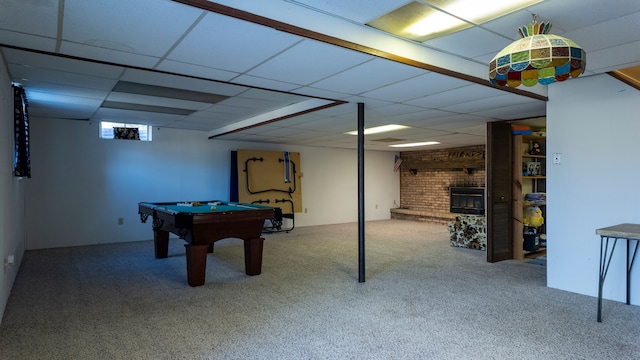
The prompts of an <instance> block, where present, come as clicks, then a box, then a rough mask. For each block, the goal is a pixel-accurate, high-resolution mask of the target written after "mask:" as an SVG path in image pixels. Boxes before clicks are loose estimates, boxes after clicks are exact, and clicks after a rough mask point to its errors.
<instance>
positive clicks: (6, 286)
mask: <svg viewBox="0 0 640 360" xmlns="http://www.w3.org/2000/svg"><path fill="white" fill-rule="evenodd" d="M0 60H1V59H0ZM28 181H29V179H22V180H21V179H19V178H16V177H14V176H13V90H12V89H11V82H10V80H9V76H8V74H7V71H6V68H5V66H4V63H3V62H2V61H0V314H3V313H4V309H5V307H6V305H7V300H8V298H9V294H10V293H11V287H12V286H13V282H14V281H15V279H16V274H17V273H18V268H19V266H20V262H21V261H22V255H23V254H24V249H25V223H24V188H25V183H26V182H28ZM9 255H14V261H15V265H14V266H12V267H9V268H5V267H4V260H5V259H6V258H7V256H9ZM1 321H2V319H1V315H0V322H1Z"/></svg>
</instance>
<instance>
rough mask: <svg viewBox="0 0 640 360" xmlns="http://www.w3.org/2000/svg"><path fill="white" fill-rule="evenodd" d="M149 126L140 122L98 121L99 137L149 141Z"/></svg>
mask: <svg viewBox="0 0 640 360" xmlns="http://www.w3.org/2000/svg"><path fill="white" fill-rule="evenodd" d="M151 128H152V127H151V126H149V125H142V124H126V123H115V122H109V121H101V122H100V138H101V139H122V140H140V141H151Z"/></svg>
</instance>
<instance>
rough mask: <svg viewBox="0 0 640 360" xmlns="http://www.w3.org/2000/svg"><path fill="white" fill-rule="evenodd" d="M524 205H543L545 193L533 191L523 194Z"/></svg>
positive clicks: (545, 199) (545, 198)
mask: <svg viewBox="0 0 640 360" xmlns="http://www.w3.org/2000/svg"><path fill="white" fill-rule="evenodd" d="M524 203H525V205H545V204H546V203H547V193H544V192H534V193H528V194H525V195H524Z"/></svg>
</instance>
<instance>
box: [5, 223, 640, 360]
mask: <svg viewBox="0 0 640 360" xmlns="http://www.w3.org/2000/svg"><path fill="white" fill-rule="evenodd" d="M366 233H367V245H366V251H367V257H366V265H367V271H366V276H367V281H366V282H365V283H358V266H357V265H358V248H357V224H355V223H351V224H341V225H332V226H314V227H302V228H296V229H295V230H293V231H292V232H291V233H289V234H286V233H277V234H268V235H265V237H266V239H267V241H266V242H265V248H264V260H263V272H262V275H259V276H254V277H249V276H246V275H245V274H244V263H243V250H242V249H243V247H242V242H241V241H240V240H237V239H227V240H223V241H221V242H218V243H217V244H216V253H215V254H213V255H210V256H209V258H208V264H207V266H208V267H207V279H206V283H205V285H204V286H200V287H195V288H191V287H189V286H188V285H187V282H186V269H185V257H184V247H183V244H184V242H183V241H182V240H175V241H171V242H170V249H169V258H167V259H161V260H156V259H154V256H153V244H152V242H151V241H143V242H136V243H121V244H109V245H98V246H86V247H74V248H63V249H50V250H39V251H29V252H27V254H26V255H25V259H24V262H23V263H22V266H21V268H20V271H19V274H18V278H17V280H16V283H15V286H14V288H13V292H12V294H11V296H10V298H9V302H8V305H7V309H6V312H5V314H4V319H3V321H2V325H1V326H0V359H638V358H640V340H639V339H640V308H639V307H637V306H627V305H624V304H622V303H619V302H613V301H604V313H603V322H602V323H597V322H596V304H597V303H596V299H595V298H593V297H589V296H583V295H578V294H573V293H568V292H564V291H559V290H555V289H550V288H547V287H546V286H545V271H546V268H545V267H544V266H540V265H536V264H529V263H527V262H525V261H504V262H500V263H496V264H490V263H487V262H486V260H485V255H486V254H485V253H484V252H481V251H477V250H469V249H462V248H454V247H451V246H449V241H448V233H447V232H446V228H445V227H444V226H440V225H430V224H425V223H418V222H408V221H401V220H384V221H375V222H369V223H367V224H366ZM149 235H150V236H151V229H149ZM596 281H597V279H594V283H595V282H596Z"/></svg>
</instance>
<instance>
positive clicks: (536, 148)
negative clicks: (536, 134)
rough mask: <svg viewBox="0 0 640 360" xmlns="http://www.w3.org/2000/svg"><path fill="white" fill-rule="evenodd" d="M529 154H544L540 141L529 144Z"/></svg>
mask: <svg viewBox="0 0 640 360" xmlns="http://www.w3.org/2000/svg"><path fill="white" fill-rule="evenodd" d="M529 155H542V150H541V149H540V143H539V142H537V141H532V142H531V145H530V146H529Z"/></svg>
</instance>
